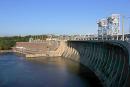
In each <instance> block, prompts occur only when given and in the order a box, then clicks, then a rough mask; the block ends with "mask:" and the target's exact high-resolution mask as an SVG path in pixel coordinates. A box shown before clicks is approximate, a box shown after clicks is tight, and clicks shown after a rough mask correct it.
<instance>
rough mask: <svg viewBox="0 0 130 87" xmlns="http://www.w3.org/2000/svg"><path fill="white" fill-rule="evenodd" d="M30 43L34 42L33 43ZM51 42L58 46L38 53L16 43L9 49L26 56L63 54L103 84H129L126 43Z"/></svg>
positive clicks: (125, 86)
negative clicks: (83, 67)
mask: <svg viewBox="0 0 130 87" xmlns="http://www.w3.org/2000/svg"><path fill="white" fill-rule="evenodd" d="M31 43H33V44H34V42H31ZM51 43H52V41H51ZM54 43H55V44H58V45H59V46H58V45H55V47H53V48H51V46H50V49H51V50H50V49H49V50H46V51H45V52H42V51H41V53H39V52H40V51H39V52H38V51H36V53H35V52H34V53H31V52H32V51H28V49H29V48H28V49H26V48H25V47H24V46H23V47H17V46H16V47H15V48H14V49H13V50H14V52H18V53H23V54H24V55H25V56H26V57H34V58H35V57H39V56H47V57H63V58H64V59H69V60H72V61H75V62H78V63H80V64H82V65H84V66H85V67H88V68H89V69H90V70H91V71H92V72H94V74H95V76H97V77H98V79H99V80H100V81H101V84H102V85H103V87H130V83H129V81H130V46H129V43H128V42H126V41H116V40H109V41H107V40H106V41H98V40H95V41H94V40H92V41H91V40H88V41H80V40H78V41H77V40H67V41H54V42H53V44H54ZM41 44H42V43H41ZM28 47H29V45H28ZM23 48H24V49H23ZM40 48H41V47H40ZM45 48H49V47H48V46H47V47H45Z"/></svg>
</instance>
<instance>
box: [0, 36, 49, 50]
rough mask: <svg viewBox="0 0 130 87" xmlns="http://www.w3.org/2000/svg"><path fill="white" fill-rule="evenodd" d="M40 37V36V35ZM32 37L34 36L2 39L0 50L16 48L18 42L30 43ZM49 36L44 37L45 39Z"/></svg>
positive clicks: (0, 38) (0, 39)
mask: <svg viewBox="0 0 130 87" xmlns="http://www.w3.org/2000/svg"><path fill="white" fill-rule="evenodd" d="M39 36H40V35H39ZM30 37H34V36H30V35H29V36H12V37H0V50H10V49H11V47H13V46H15V44H16V42H28V41H29V38H30ZM46 37H47V36H45V35H43V38H46Z"/></svg>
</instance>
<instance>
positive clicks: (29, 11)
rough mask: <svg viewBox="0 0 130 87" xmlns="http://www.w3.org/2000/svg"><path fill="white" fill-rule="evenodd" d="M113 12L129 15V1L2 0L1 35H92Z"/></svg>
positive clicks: (0, 12) (0, 11)
mask: <svg viewBox="0 0 130 87" xmlns="http://www.w3.org/2000/svg"><path fill="white" fill-rule="evenodd" d="M112 13H119V14H123V15H125V16H130V0H0V35H28V34H48V33H49V34H50V33H52V34H92V33H97V24H96V21H97V20H98V19H101V18H103V17H107V16H110V15H111V14H112ZM129 21H130V20H129ZM126 23H128V21H127V20H126ZM129 23H130V22H129ZM126 26H128V25H126ZM125 31H126V32H127V31H128V29H127V28H126V29H125Z"/></svg>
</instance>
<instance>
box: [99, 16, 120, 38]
mask: <svg viewBox="0 0 130 87" xmlns="http://www.w3.org/2000/svg"><path fill="white" fill-rule="evenodd" d="M97 24H98V39H99V40H107V39H115V37H116V39H117V40H118V34H119V30H120V14H112V15H111V16H110V17H107V18H103V19H100V20H99V21H98V22H97Z"/></svg>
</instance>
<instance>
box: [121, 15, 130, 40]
mask: <svg viewBox="0 0 130 87" xmlns="http://www.w3.org/2000/svg"><path fill="white" fill-rule="evenodd" d="M124 18H127V19H129V18H130V17H126V16H122V40H123V41H124ZM129 29H130V25H129Z"/></svg>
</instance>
